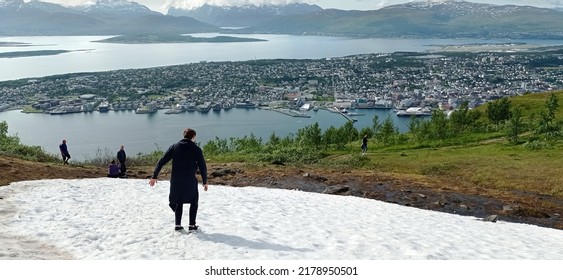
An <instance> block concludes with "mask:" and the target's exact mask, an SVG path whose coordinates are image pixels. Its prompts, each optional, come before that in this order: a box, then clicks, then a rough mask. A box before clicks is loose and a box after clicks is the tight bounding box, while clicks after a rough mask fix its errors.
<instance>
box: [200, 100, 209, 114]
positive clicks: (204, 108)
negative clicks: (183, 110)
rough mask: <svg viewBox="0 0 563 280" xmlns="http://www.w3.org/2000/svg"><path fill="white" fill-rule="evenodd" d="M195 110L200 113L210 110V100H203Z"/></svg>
mask: <svg viewBox="0 0 563 280" xmlns="http://www.w3.org/2000/svg"><path fill="white" fill-rule="evenodd" d="M196 110H197V111H198V112H200V113H207V112H209V111H211V102H205V103H203V104H201V105H197V106H196Z"/></svg>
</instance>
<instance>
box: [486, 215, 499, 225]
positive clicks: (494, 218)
mask: <svg viewBox="0 0 563 280" xmlns="http://www.w3.org/2000/svg"><path fill="white" fill-rule="evenodd" d="M497 220H498V216H497V215H489V216H487V217H485V218H484V219H483V221H485V222H493V223H496V222H497Z"/></svg>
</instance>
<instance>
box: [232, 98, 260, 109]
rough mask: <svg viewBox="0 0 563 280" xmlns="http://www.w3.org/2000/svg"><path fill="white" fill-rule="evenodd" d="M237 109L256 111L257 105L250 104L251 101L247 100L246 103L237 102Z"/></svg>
mask: <svg viewBox="0 0 563 280" xmlns="http://www.w3.org/2000/svg"><path fill="white" fill-rule="evenodd" d="M235 107H236V108H245V109H254V108H256V104H254V103H252V102H250V100H245V101H244V102H237V103H236V104H235Z"/></svg>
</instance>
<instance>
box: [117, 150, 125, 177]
mask: <svg viewBox="0 0 563 280" xmlns="http://www.w3.org/2000/svg"><path fill="white" fill-rule="evenodd" d="M126 159H127V156H126V155H125V146H123V145H121V147H120V148H119V151H118V152H117V160H119V168H120V171H121V174H119V175H120V176H125V172H127V167H126V166H125V160H126Z"/></svg>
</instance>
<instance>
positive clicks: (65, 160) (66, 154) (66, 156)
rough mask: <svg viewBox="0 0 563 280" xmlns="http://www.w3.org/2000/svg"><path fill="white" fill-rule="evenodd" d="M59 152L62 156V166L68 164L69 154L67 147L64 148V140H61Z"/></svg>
mask: <svg viewBox="0 0 563 280" xmlns="http://www.w3.org/2000/svg"><path fill="white" fill-rule="evenodd" d="M59 150H60V151H61V155H62V156H63V165H64V164H68V160H69V159H70V154H69V152H68V147H67V146H66V140H63V143H61V144H60V145H59Z"/></svg>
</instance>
